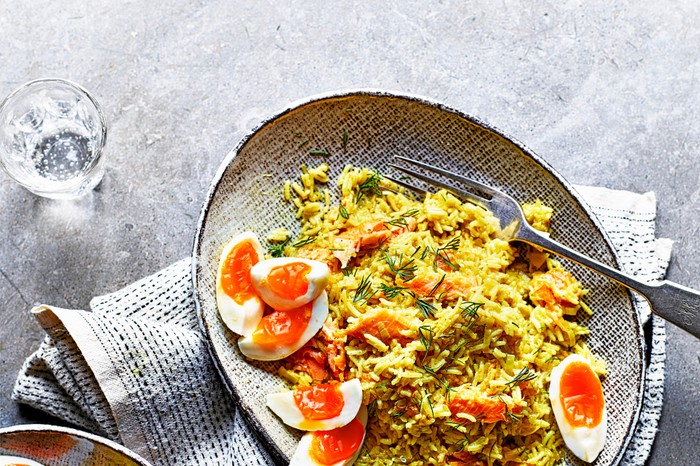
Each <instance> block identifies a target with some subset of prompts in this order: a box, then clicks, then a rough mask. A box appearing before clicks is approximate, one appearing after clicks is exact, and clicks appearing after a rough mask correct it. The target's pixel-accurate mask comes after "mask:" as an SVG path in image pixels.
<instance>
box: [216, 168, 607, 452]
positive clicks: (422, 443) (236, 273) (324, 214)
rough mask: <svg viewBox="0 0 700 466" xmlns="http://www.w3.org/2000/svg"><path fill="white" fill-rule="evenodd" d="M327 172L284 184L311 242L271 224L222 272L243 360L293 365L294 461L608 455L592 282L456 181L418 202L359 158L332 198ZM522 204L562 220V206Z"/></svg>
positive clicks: (307, 173) (228, 251)
mask: <svg viewBox="0 0 700 466" xmlns="http://www.w3.org/2000/svg"><path fill="white" fill-rule="evenodd" d="M328 170H329V167H328V166H326V165H320V166H318V167H315V168H310V169H306V168H303V169H302V174H301V183H299V182H297V181H291V180H290V181H287V182H286V183H285V184H284V196H285V197H286V199H287V200H288V201H289V202H290V203H291V204H292V205H293V208H294V209H295V210H296V215H297V218H298V219H299V221H300V222H301V230H300V234H299V235H298V236H296V237H292V236H291V234H290V233H289V232H287V231H286V230H285V229H283V228H274V227H271V229H270V231H267V232H259V233H261V234H262V235H264V236H263V237H265V238H266V239H267V241H268V244H269V249H268V251H265V250H264V248H263V247H262V246H261V244H260V241H259V240H258V238H257V236H256V235H255V234H252V233H244V234H243V235H239V237H237V239H234V241H232V243H230V244H229V245H227V246H226V247H225V248H224V251H223V252H222V260H221V266H220V271H219V275H218V277H219V278H218V280H217V305H218V307H219V312H220V314H221V316H222V320H223V321H224V322H225V323H226V325H227V326H228V327H229V328H230V329H231V330H232V331H234V332H235V333H237V334H239V335H241V339H240V340H239V343H238V344H239V348H240V349H241V351H242V352H243V354H244V355H245V356H246V357H249V358H252V359H263V360H278V359H282V360H283V365H282V366H281V368H280V370H279V375H280V376H281V377H282V378H284V379H285V380H286V381H288V383H289V385H290V389H294V390H293V391H290V392H288V393H282V394H270V396H269V397H268V406H269V407H270V409H272V410H273V411H274V412H275V414H277V415H278V416H279V417H280V419H281V420H282V421H283V422H285V423H287V424H288V425H290V426H293V427H294V428H297V429H301V430H304V431H308V433H307V434H305V435H304V436H303V437H302V441H301V442H300V444H299V448H298V449H297V452H296V453H295V455H294V457H293V458H292V464H299V465H301V464H312V465H313V464H337V465H340V464H351V463H352V461H354V464H356V465H423V464H430V465H523V464H527V465H553V464H557V463H558V462H559V461H560V460H561V459H562V458H563V455H564V453H565V451H566V448H568V449H569V450H570V451H571V452H572V453H573V454H575V455H576V456H578V457H579V458H581V459H583V460H585V461H593V460H594V459H595V457H596V456H597V455H598V453H599V452H600V450H601V449H602V448H603V442H604V437H605V423H606V419H605V410H604V401H603V394H602V389H601V388H600V382H599V381H598V376H599V375H603V374H604V373H605V364H604V362H603V361H602V360H599V359H597V358H596V357H595V356H594V355H593V354H592V353H591V352H590V350H589V349H588V347H587V346H586V344H585V342H584V340H585V335H587V334H588V330H587V329H586V328H585V327H584V326H582V325H581V324H579V323H577V321H576V319H575V318H574V316H576V315H577V314H578V313H580V312H583V313H590V312H591V310H590V309H589V308H588V307H587V306H586V305H585V303H584V296H585V294H586V290H584V289H583V288H582V286H581V284H580V283H579V282H578V281H577V280H576V279H575V277H574V276H573V275H572V274H571V273H570V272H568V271H567V270H565V269H564V268H563V267H562V266H561V265H560V264H559V263H558V262H557V261H556V260H554V259H553V258H551V257H549V255H548V254H546V253H544V252H541V251H539V250H536V249H535V248H532V247H530V246H527V245H523V244H518V243H513V244H510V243H508V242H507V241H505V240H503V239H501V238H500V227H499V222H498V220H497V219H496V218H495V217H494V216H493V215H492V214H491V213H490V212H489V211H487V210H485V209H483V208H482V207H479V206H476V205H474V204H471V203H468V202H463V201H461V200H460V199H458V198H457V197H455V196H454V195H452V194H450V193H449V192H447V191H444V190H441V191H438V192H436V193H433V194H427V195H426V196H425V198H417V197H415V196H412V195H407V194H405V193H403V192H402V190H400V189H397V187H396V186H395V185H394V184H393V183H391V182H389V181H387V180H385V179H383V178H382V176H381V175H380V174H379V173H377V172H375V171H373V170H370V169H366V168H357V167H351V166H347V167H345V169H344V170H343V172H342V174H341V175H340V177H339V179H338V180H337V187H338V189H339V196H338V197H339V202H337V201H336V202H332V201H331V195H330V190H333V189H336V188H335V186H334V185H333V182H332V181H331V180H329V178H328ZM523 208H524V210H525V213H526V217H527V220H528V221H529V222H530V223H531V224H532V225H533V226H534V227H535V228H537V229H539V230H542V231H547V230H548V229H549V221H550V217H551V215H552V210H551V209H550V208H548V207H546V206H544V205H542V204H541V203H540V202H534V203H532V204H529V205H525V206H523ZM284 257H286V258H288V259H284ZM235 264H238V265H235ZM227 267H234V268H236V267H237V268H236V269H235V270H233V271H231V270H227ZM251 270H252V271H251ZM232 283H233V284H232ZM270 290H272V291H270ZM270 293H272V294H270ZM272 295H275V296H277V297H274V296H273V297H272V298H270V296H272ZM227 296H228V297H227ZM553 371H554V372H553ZM336 434H337V436H336V437H334V435H336ZM302 450H303V451H302Z"/></svg>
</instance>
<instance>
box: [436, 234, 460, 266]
mask: <svg viewBox="0 0 700 466" xmlns="http://www.w3.org/2000/svg"><path fill="white" fill-rule="evenodd" d="M461 239H462V238H460V236H459V235H457V236H454V237H453V238H452V239H451V240H449V241H448V242H447V244H445V245H444V246H442V247H439V248H437V249H436V250H435V260H434V261H433V270H436V269H437V266H438V261H439V260H441V261H442V262H444V263H445V264H447V266H448V267H449V268H451V269H452V270H457V269H458V268H459V267H458V266H457V265H455V264H454V262H452V260H451V259H450V256H449V255H448V253H447V251H456V250H457V249H459V244H460V242H461Z"/></svg>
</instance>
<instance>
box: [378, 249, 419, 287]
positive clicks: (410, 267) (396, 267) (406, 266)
mask: <svg viewBox="0 0 700 466" xmlns="http://www.w3.org/2000/svg"><path fill="white" fill-rule="evenodd" d="M382 254H383V256H384V261H385V262H386V263H387V265H388V266H389V269H390V270H391V271H392V272H393V273H394V275H396V276H397V277H399V278H401V280H403V281H404V282H408V281H411V280H413V279H414V278H415V276H416V270H417V269H418V267H417V266H416V265H415V264H414V263H413V261H414V260H413V259H411V260H409V261H406V262H404V260H403V253H401V254H399V255H398V256H392V255H391V254H389V252H388V251H387V250H386V249H382Z"/></svg>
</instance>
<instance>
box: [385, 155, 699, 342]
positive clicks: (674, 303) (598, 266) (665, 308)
mask: <svg viewBox="0 0 700 466" xmlns="http://www.w3.org/2000/svg"><path fill="white" fill-rule="evenodd" d="M396 158H397V159H399V160H402V161H404V162H406V163H409V164H413V165H416V166H418V167H420V168H422V169H423V170H425V171H427V172H432V173H439V174H440V175H442V176H444V177H446V178H449V179H451V180H454V181H458V182H460V183H463V184H464V185H465V186H466V187H468V188H470V189H471V190H472V191H474V192H471V191H467V190H464V189H460V188H456V187H454V186H452V185H448V184H446V183H443V182H441V181H438V180H435V179H433V178H431V177H429V176H426V175H424V174H422V173H419V172H416V171H414V170H411V169H408V168H405V167H401V166H399V165H391V167H393V168H395V169H397V170H399V171H402V172H404V173H406V174H407V175H410V176H412V177H414V178H417V179H419V180H422V181H424V182H425V183H428V184H430V185H433V186H437V187H440V188H445V189H447V190H449V191H451V192H453V193H454V194H456V195H458V196H460V197H462V198H464V199H465V200H466V201H469V202H472V203H474V204H477V205H479V206H481V207H484V208H486V209H488V210H490V211H491V212H492V213H493V214H494V216H495V217H496V218H498V219H499V220H500V222H501V228H502V229H503V234H504V239H507V240H508V241H522V242H524V243H527V244H530V245H534V246H538V247H540V248H542V249H544V250H546V251H549V252H551V253H554V254H557V255H559V256H562V257H566V258H568V259H571V260H572V261H574V262H576V263H578V264H581V265H583V266H586V267H588V268H590V269H592V270H594V271H596V272H599V273H601V274H603V275H605V276H607V277H609V278H611V279H613V280H615V281H616V282H618V283H620V284H622V285H624V286H626V287H627V288H629V289H631V290H633V291H636V292H637V293H639V294H641V295H642V296H643V297H644V298H645V299H646V300H647V301H648V302H649V305H650V306H651V309H652V311H653V312H654V313H655V314H658V315H659V316H661V317H662V318H664V319H665V320H667V321H669V322H671V323H673V324H675V325H677V326H678V327H680V328H682V329H683V330H685V331H687V332H689V333H690V334H691V335H693V336H695V337H697V338H700V292H698V291H695V290H693V289H691V288H688V287H685V286H683V285H679V284H677V283H673V282H670V281H667V280H664V281H662V282H660V283H658V284H649V283H644V282H641V281H639V280H637V279H635V278H633V277H631V276H629V275H627V274H624V273H622V272H620V271H619V270H616V269H613V268H612V267H609V266H607V265H605V264H603V263H601V262H598V261H596V260H594V259H591V258H590V257H587V256H585V255H583V254H581V253H579V252H576V251H574V250H573V249H570V248H568V247H566V246H564V245H563V244H560V243H558V242H556V241H554V240H553V239H551V238H549V237H548V236H546V235H544V234H542V233H541V232H540V231H538V230H536V229H534V228H532V227H531V226H530V224H529V223H527V221H526V220H525V215H524V213H523V210H522V209H521V207H520V204H518V202H517V201H516V200H515V199H513V198H512V197H510V196H509V195H507V194H505V193H503V192H501V191H498V190H496V189H494V188H491V187H489V186H486V185H484V184H482V183H479V182H477V181H474V180H470V179H469V178H465V177H463V176H461V175H457V174H454V173H451V172H449V171H447V170H443V169H441V168H438V167H434V166H432V165H428V164H426V163H423V162H419V161H417V160H412V159H409V158H406V157H401V156H396ZM391 180H392V181H394V182H396V183H397V184H399V185H401V186H404V187H406V188H409V189H411V190H414V191H419V192H423V193H424V192H425V191H424V190H422V189H420V188H417V187H415V186H413V185H411V184H409V183H406V182H404V181H401V180H396V179H391ZM476 193H478V194H476Z"/></svg>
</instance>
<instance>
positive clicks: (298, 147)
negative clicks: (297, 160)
mask: <svg viewBox="0 0 700 466" xmlns="http://www.w3.org/2000/svg"><path fill="white" fill-rule="evenodd" d="M308 143H309V138H304V139H302V140H301V142H300V143H299V145H298V146H297V149H301V148H302V147H304V146H305V145H306V144H308Z"/></svg>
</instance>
